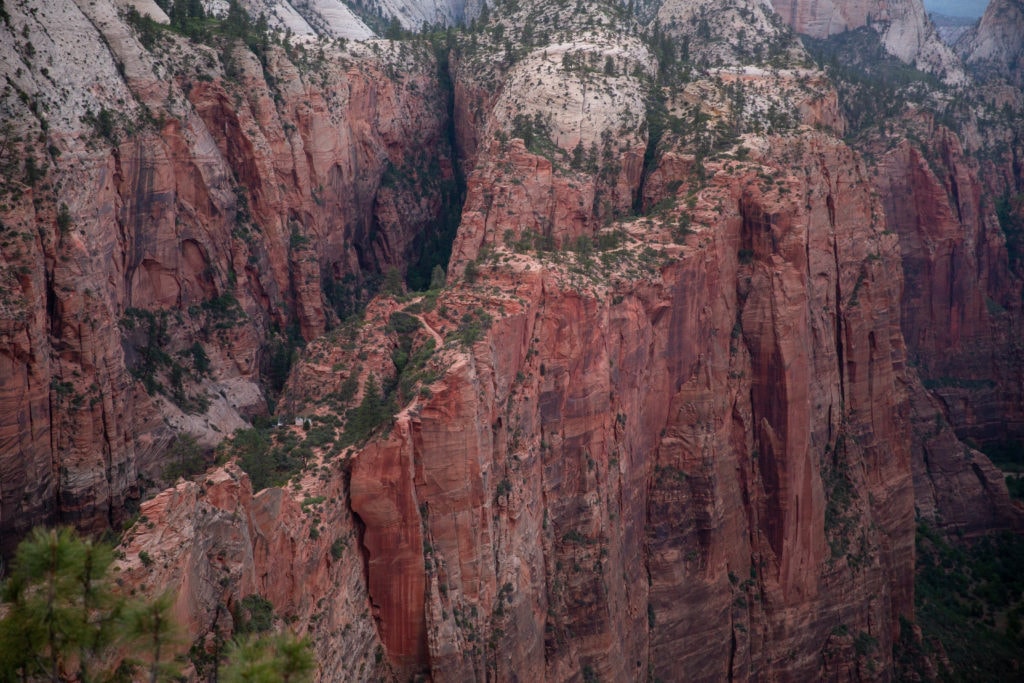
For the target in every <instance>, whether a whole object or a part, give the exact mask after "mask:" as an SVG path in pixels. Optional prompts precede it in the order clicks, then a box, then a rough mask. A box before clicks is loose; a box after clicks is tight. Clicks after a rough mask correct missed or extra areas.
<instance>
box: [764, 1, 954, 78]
mask: <svg viewBox="0 0 1024 683" xmlns="http://www.w3.org/2000/svg"><path fill="white" fill-rule="evenodd" d="M772 6H773V7H774V8H775V11H776V12H778V13H779V15H780V16H781V17H782V19H783V20H784V21H785V22H786V23H787V24H789V25H790V26H791V27H792V28H793V30H794V31H796V32H797V33H802V34H805V35H808V36H811V37H812V38H828V37H829V36H833V35H836V34H838V33H842V32H844V31H850V30H853V29H856V28H860V27H862V26H869V27H871V28H872V29H873V30H875V31H877V32H878V34H879V36H880V37H881V39H882V44H883V45H884V46H885V49H886V51H887V52H889V54H891V55H893V56H894V57H897V58H898V59H900V60H902V61H904V62H906V63H908V64H913V65H914V66H916V67H917V68H918V69H920V70H922V71H926V72H929V73H933V74H935V75H937V76H938V77H939V78H940V79H941V80H943V81H944V82H946V83H947V84H949V85H954V86H962V85H965V84H966V83H967V76H966V74H964V71H963V67H962V65H961V63H960V60H959V59H957V57H956V55H955V54H954V53H953V51H952V50H951V49H950V48H949V47H948V46H947V45H946V44H945V43H943V42H942V40H941V38H940V37H939V34H938V32H937V31H936V30H935V26H934V25H933V24H932V22H931V20H930V19H929V18H928V13H927V12H926V11H925V8H924V4H923V3H922V2H921V1H920V0H882V1H880V2H878V1H874V0H869V1H867V2H830V1H828V0H826V1H825V2H818V1H817V0H813V1H809V2H805V1H804V0H773V1H772Z"/></svg>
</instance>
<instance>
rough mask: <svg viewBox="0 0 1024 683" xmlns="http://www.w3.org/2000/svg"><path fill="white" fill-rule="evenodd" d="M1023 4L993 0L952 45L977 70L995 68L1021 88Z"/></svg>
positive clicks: (1023, 76)
mask: <svg viewBox="0 0 1024 683" xmlns="http://www.w3.org/2000/svg"><path fill="white" fill-rule="evenodd" d="M1021 36H1024V6H1022V5H1021V3H1020V2H1014V1H1013V0H993V2H990V3H989V5H988V7H987V8H986V9H985V14H984V15H982V17H981V21H980V22H979V24H978V26H977V27H975V28H974V29H973V30H971V31H969V32H968V33H967V34H965V35H964V36H963V37H962V38H961V39H960V40H959V41H958V42H957V45H956V49H957V51H958V52H959V53H960V54H961V56H963V59H964V61H965V62H966V63H967V64H968V65H970V66H972V67H975V68H976V69H977V70H978V71H979V72H981V73H984V72H986V71H990V70H991V71H995V72H997V73H999V74H1001V75H1003V76H1006V77H1007V78H1008V80H1009V81H1010V82H1011V83H1013V84H1015V85H1016V86H1017V87H1018V88H1024V38H1022V37H1021Z"/></svg>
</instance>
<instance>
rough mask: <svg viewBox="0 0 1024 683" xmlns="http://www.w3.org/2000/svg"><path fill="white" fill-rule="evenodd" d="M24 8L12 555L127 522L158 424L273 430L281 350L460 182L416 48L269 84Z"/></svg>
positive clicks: (9, 176) (10, 388)
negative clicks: (57, 532)
mask: <svg viewBox="0 0 1024 683" xmlns="http://www.w3.org/2000/svg"><path fill="white" fill-rule="evenodd" d="M28 9H29V8H26V7H21V6H15V7H11V8H10V10H9V13H10V18H9V20H8V21H6V22H5V23H4V24H3V25H2V26H0V31H3V33H4V39H3V40H2V41H0V49H2V50H3V51H4V64H5V65H8V64H9V65H12V67H11V69H10V70H9V71H8V72H7V74H6V76H7V79H8V81H7V85H6V88H5V90H4V101H3V102H4V104H3V106H4V109H5V111H6V112H7V114H5V120H7V121H9V122H10V123H9V124H6V127H5V129H4V140H3V143H4V146H5V147H4V155H5V157H4V163H5V164H6V167H7V169H8V171H7V173H6V175H5V180H4V188H3V189H4V195H5V201H4V204H3V207H2V216H0V221H2V224H3V226H4V240H3V243H2V244H3V246H2V276H0V277H2V282H3V287H4V302H3V306H4V307H3V311H4V315H3V320H2V323H0V324H2V330H3V337H2V342H0V343H2V351H0V370H2V371H0V396H2V397H3V405H4V406H5V407H4V409H3V410H0V453H2V454H3V455H2V457H3V467H2V469H3V472H4V476H3V480H2V488H0V528H2V530H3V532H2V538H3V541H2V545H3V547H4V548H5V549H10V547H12V545H13V543H14V542H16V538H17V535H18V533H20V532H23V531H24V530H25V529H27V528H29V527H31V525H33V524H35V523H38V522H39V521H43V520H50V521H56V520H63V521H66V522H74V523H76V524H78V525H80V526H82V527H84V528H90V529H95V530H99V529H102V528H104V527H106V526H107V525H108V524H110V523H111V522H112V521H116V519H117V518H118V517H119V516H121V515H122V514H123V509H124V504H125V498H126V496H133V495H136V493H135V486H136V482H137V480H138V475H139V473H144V474H145V475H147V476H149V477H154V476H159V475H160V474H161V473H162V470H163V464H162V463H161V462H160V455H161V453H162V451H163V447H164V445H165V444H166V443H167V440H168V439H169V438H170V436H171V435H172V434H173V432H172V431H171V430H169V429H168V428H167V426H165V425H166V424H167V423H170V424H171V425H172V427H174V428H176V429H186V430H189V431H193V432H194V433H195V434H196V435H198V436H200V437H201V438H203V439H205V440H206V441H207V442H208V443H214V442H215V440H217V439H219V438H222V437H223V434H224V433H226V432H227V431H230V430H231V429H233V428H234V427H235V426H241V425H242V424H244V423H243V422H242V421H241V419H240V418H239V417H238V415H239V413H241V414H242V415H249V414H252V413H258V412H263V411H265V410H266V408H265V402H264V400H263V397H262V395H261V394H262V392H261V391H260V390H259V389H258V388H257V387H256V384H255V383H256V382H258V381H259V380H260V377H261V369H262V370H264V376H265V375H266V371H267V370H268V368H270V366H272V365H274V363H275V362H276V363H277V366H276V367H278V368H279V367H280V364H281V361H282V360H283V362H285V363H286V362H287V352H285V351H282V350H281V349H282V348H286V346H287V336H288V335H291V337H292V338H293V339H301V338H306V339H310V338H313V337H315V336H317V335H319V334H321V333H323V331H324V330H325V327H326V326H327V325H329V324H331V322H332V321H333V320H336V318H337V315H338V314H345V313H346V310H347V309H346V307H347V306H349V305H351V302H353V301H355V300H357V299H358V297H359V292H360V290H361V288H362V287H363V286H364V284H365V282H366V277H367V276H368V275H372V274H374V273H379V272H381V271H383V270H384V269H386V268H387V267H389V266H398V267H403V268H404V267H405V264H406V263H408V262H409V261H410V257H409V254H410V253H411V252H412V250H413V248H414V247H415V246H416V245H418V244H419V243H421V242H422V240H423V239H424V237H425V236H424V234H423V233H424V229H425V228H426V227H427V226H429V225H431V224H432V222H433V221H434V220H435V219H436V217H437V216H438V215H439V213H440V211H441V205H442V195H443V192H444V191H445V190H444V183H445V182H446V178H450V177H451V163H450V154H449V145H448V142H447V137H446V133H445V127H446V113H445V111H444V109H443V108H439V107H437V106H436V104H437V102H439V101H440V102H443V101H444V97H443V96H442V95H439V91H438V83H437V80H436V64H435V62H434V60H433V57H432V56H431V54H430V53H429V51H428V50H426V49H424V48H422V47H421V48H413V49H410V47H409V46H406V45H402V46H396V45H392V44H390V43H388V42H386V41H384V42H371V43H364V44H358V45H353V46H352V48H351V50H350V51H347V52H339V51H338V50H336V49H329V47H328V45H327V44H321V45H319V46H316V45H313V46H309V47H300V48H290V47H289V48H287V49H285V48H282V47H280V46H277V45H271V44H264V45H263V47H262V48H261V49H262V52H261V54H262V59H263V62H261V61H260V60H259V59H257V57H256V56H255V55H254V54H253V53H252V52H251V51H249V50H245V49H242V48H240V47H239V46H238V45H232V44H231V43H230V42H227V43H225V44H224V45H223V46H222V49H221V51H220V52H219V53H218V52H217V51H216V50H213V49H211V48H208V47H205V46H203V45H197V44H195V43H190V42H189V41H187V40H186V39H184V38H183V37H181V36H178V35H177V34H175V33H172V32H168V31H162V30H158V32H157V33H156V34H155V35H154V34H152V29H150V32H149V33H147V32H145V31H142V32H139V33H136V31H135V30H133V29H132V27H130V26H129V25H127V24H125V23H124V22H123V20H122V19H121V18H120V17H119V16H118V15H117V14H116V13H115V11H114V7H113V6H112V5H110V4H109V3H86V2H81V3H78V4H76V3H74V2H71V1H70V0H66V1H63V2H60V3H48V4H47V5H46V6H45V7H42V8H39V7H34V8H31V11H28ZM139 40H143V41H144V42H145V43H146V44H145V45H143V44H140V42H139ZM76 45H83V46H85V47H75V46H76ZM14 65H16V68H15V66H14ZM5 69H6V67H5ZM8 115H9V118H8ZM275 359H277V360H276V361H275ZM285 369H286V368H285ZM278 371H280V370H279V369H278ZM232 415H234V417H231V416H232Z"/></svg>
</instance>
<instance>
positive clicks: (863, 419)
mask: <svg viewBox="0 0 1024 683" xmlns="http://www.w3.org/2000/svg"><path fill="white" fill-rule="evenodd" d="M760 145H762V146H761V147H760V148H759V149H758V150H757V151H756V152H755V153H754V154H753V159H754V161H753V162H752V163H748V164H744V165H743V167H742V168H740V169H737V168H731V169H730V170H729V171H726V170H725V165H724V164H718V163H716V164H714V165H709V167H708V172H709V174H710V176H711V178H712V179H711V181H710V182H709V184H708V186H707V187H705V188H704V189H702V190H700V191H699V192H698V194H697V197H698V198H697V202H696V206H695V208H694V211H693V216H694V223H693V225H694V230H695V234H693V235H691V236H690V237H689V238H688V239H687V241H686V244H685V245H682V246H679V245H675V244H672V243H670V242H667V238H668V234H669V229H668V226H669V225H671V224H672V223H673V222H674V221H675V220H676V219H677V217H678V215H677V214H676V213H675V212H673V215H672V216H671V220H670V219H669V217H666V218H664V219H658V220H657V221H656V222H655V226H656V227H653V228H652V227H646V228H645V227H644V225H643V224H642V223H640V224H627V228H626V229H627V231H629V232H630V233H631V235H632V236H633V238H635V239H636V240H637V242H636V247H635V248H636V256H635V258H636V259H637V261H636V264H635V267H637V268H645V269H646V270H647V273H648V275H646V276H644V277H639V278H637V277H635V276H633V277H630V274H629V271H630V267H627V266H623V268H622V270H616V269H612V270H611V271H610V272H607V273H605V274H603V275H602V274H600V273H599V272H594V270H592V271H591V272H590V273H584V274H576V275H575V276H574V275H573V273H574V270H575V269H574V268H572V267H568V268H565V267H560V266H558V265H556V264H553V263H552V262H550V261H547V260H543V259H542V260H540V261H537V260H535V259H533V258H526V257H523V256H511V255H510V256H509V258H508V259H506V258H505V257H504V256H501V255H499V256H498V257H497V258H496V259H495V260H494V261H493V263H492V264H491V265H488V263H491V262H488V261H487V260H485V261H484V262H483V264H482V265H480V266H479V267H480V275H479V278H480V280H481V281H482V282H484V283H486V285H480V286H478V287H473V286H463V287H460V288H459V289H458V292H459V294H458V295H456V294H452V295H451V296H450V297H449V296H444V297H443V298H442V299H440V300H439V308H440V307H441V305H443V306H444V307H446V308H448V309H455V308H456V307H457V310H459V311H462V310H473V309H474V308H475V307H482V308H483V309H485V310H487V311H491V312H496V311H498V310H501V311H503V314H502V315H501V317H500V318H498V316H497V314H496V315H495V321H494V324H493V325H492V327H491V328H490V331H489V333H488V334H487V335H486V336H485V338H484V339H483V340H482V341H480V342H478V343H476V344H474V345H473V347H472V348H471V350H470V351H468V352H462V351H460V352H457V353H454V355H452V356H451V358H450V360H449V361H448V363H447V366H448V370H447V372H446V374H445V376H444V378H443V379H442V380H441V381H440V382H439V383H436V384H434V385H433V386H432V387H431V389H432V395H431V396H430V397H429V398H426V399H420V400H418V402H417V404H416V405H415V406H414V407H411V408H410V409H409V411H408V412H407V413H403V417H401V418H400V419H399V420H398V422H397V423H396V425H395V427H394V428H393V430H392V432H391V436H390V437H389V438H388V439H386V440H384V441H383V442H381V443H379V444H376V445H373V446H371V447H368V448H367V449H364V450H363V451H362V452H360V454H359V455H358V456H357V457H356V460H355V464H354V467H353V473H352V483H351V496H352V507H353V510H354V512H355V513H356V514H357V515H358V516H359V518H360V519H361V520H362V522H363V523H364V524H365V525H366V532H365V536H364V538H365V541H364V542H365V547H366V548H367V551H368V555H369V563H368V573H369V574H368V575H369V585H370V594H371V599H372V600H373V601H374V603H375V604H378V605H379V606H380V614H381V618H382V621H383V622H384V623H388V622H389V621H390V622H391V623H392V624H394V625H395V626H393V627H383V628H382V637H383V640H384V644H385V646H386V647H387V651H388V653H389V655H391V656H393V657H394V659H395V661H396V664H397V665H399V666H400V667H402V668H403V669H404V670H405V671H407V672H409V673H410V674H412V673H415V672H418V671H428V670H429V671H430V672H431V673H432V675H433V676H434V677H435V678H436V679H438V680H470V679H482V678H484V677H485V676H491V677H497V678H499V679H504V678H510V677H512V676H513V675H516V676H522V677H524V678H527V677H536V678H540V679H544V680H569V679H571V678H573V677H574V676H578V675H580V674H581V672H582V674H583V675H589V674H588V672H589V673H590V674H594V675H598V676H600V677H601V678H602V679H604V678H607V679H609V680H624V679H630V678H636V677H643V676H645V675H647V674H646V672H647V671H651V672H652V673H653V675H655V676H657V677H659V678H663V679H665V680H675V679H677V678H678V677H679V676H680V675H681V672H686V676H687V677H688V678H689V677H693V678H697V679H707V680H711V679H720V678H725V677H728V676H733V677H735V678H737V679H742V680H747V679H748V678H750V677H757V676H759V675H764V674H766V673H767V672H772V673H773V675H779V676H782V677H789V678H792V679H794V680H797V679H808V678H818V677H822V676H824V677H828V676H837V675H840V674H841V673H842V672H844V671H848V667H854V668H856V670H857V671H858V675H861V676H863V677H865V678H871V677H872V675H871V674H870V673H869V671H873V670H875V669H874V667H878V668H877V675H879V676H884V673H883V672H884V671H885V670H886V668H887V665H888V654H887V653H888V652H889V651H890V648H891V643H892V638H893V636H894V633H895V628H896V623H897V617H898V616H899V615H900V614H909V613H910V611H911V610H912V607H911V604H912V602H911V595H912V589H911V580H912V573H913V550H912V543H913V526H914V509H913V504H914V493H913V484H912V472H911V464H910V445H909V442H908V440H906V439H904V438H901V435H902V434H904V433H905V432H906V430H907V427H908V425H907V424H906V423H904V422H903V421H902V419H901V417H900V415H899V410H897V408H898V407H899V406H900V405H902V404H903V402H904V401H905V400H906V389H905V387H904V385H903V383H902V381H901V380H900V377H901V373H902V372H903V360H904V350H903V345H902V338H901V335H900V330H899V326H898V302H899V294H900V276H899V257H898V250H897V248H896V244H897V241H896V238H895V236H894V235H883V234H882V233H883V230H884V225H883V224H882V223H881V221H880V219H881V215H882V214H881V207H880V206H878V205H877V204H876V203H875V202H874V200H873V199H872V197H871V189H870V186H869V184H868V183H867V182H866V177H865V176H864V171H863V167H862V166H860V164H859V162H858V161H857V159H856V157H855V156H854V155H853V154H852V153H851V152H850V151H849V150H847V149H845V148H844V147H843V146H842V145H841V143H837V142H835V141H834V140H831V139H829V138H827V137H825V136H820V135H819V136H815V135H806V136H803V137H802V138H801V141H800V142H799V143H796V142H795V141H794V140H784V139H773V140H763V141H762V142H761V143H760ZM780 158H787V159H788V161H789V162H790V163H791V164H792V165H787V166H786V167H784V168H783V167H780V166H775V165H774V164H773V162H772V160H774V159H780ZM478 168H486V167H481V166H478ZM793 169H798V170H797V171H796V172H794V171H793ZM766 177H770V178H772V182H771V183H768V181H767V180H765V178H766ZM681 192H682V190H681ZM808 205H810V207H811V208H810V209H808V208H806V207H807V206H808ZM522 208H523V209H525V208H526V207H525V206H524V207H522ZM843 217H847V218H843ZM847 219H848V220H849V222H846V221H847ZM873 219H874V220H873ZM634 231H636V232H635V233H634ZM643 243H646V244H647V245H651V246H653V247H654V249H656V250H657V255H656V256H650V255H647V257H646V258H648V259H652V261H650V262H649V263H647V264H646V265H645V264H643V261H642V260H641V256H640V255H642V254H644V250H643V246H642V244H643ZM651 246H648V247H647V248H648V249H650V248H651ZM497 249H498V253H499V254H501V253H504V252H503V250H502V249H501V248H500V247H497ZM620 258H622V259H627V260H628V259H631V258H633V257H629V256H627V255H625V254H622V255H620ZM592 268H593V269H596V270H597V271H600V270H601V267H600V266H598V265H593V266H592ZM496 291H499V292H500V294H496V293H494V292H496ZM466 297H472V298H471V299H470V300H468V301H467V300H466ZM456 317H457V316H456ZM424 318H425V320H426V321H427V322H428V324H429V325H431V327H434V328H437V329H442V330H443V329H444V328H445V326H446V324H447V323H446V321H445V319H444V318H443V317H441V316H439V315H437V314H436V313H433V314H428V315H425V316H424ZM808 340H812V341H811V342H810V343H807V342H808ZM449 353H452V352H451V351H449ZM780 391H781V392H782V394H780ZM783 395H784V400H782V399H780V396H783ZM421 549H422V553H423V554H422V557H421V556H420V551H421ZM424 566H427V567H428V568H427V569H426V570H424ZM421 595H423V596H425V598H424V599H423V600H420V599H419V596H421ZM844 596H845V597H844ZM852 596H856V598H853V597H852ZM392 629H397V630H392ZM860 633H864V634H867V635H866V636H864V637H869V638H872V639H877V643H878V647H877V650H874V651H872V653H871V654H867V655H864V656H863V657H861V658H860V659H858V657H857V656H856V655H854V654H853V649H852V648H853V645H852V643H853V639H854V637H856V636H857V635H858V634H860ZM822 652H825V653H827V655H826V657H825V659H824V661H823V660H822ZM725 653H728V656H724V654H725ZM869 660H874V663H870V661H869Z"/></svg>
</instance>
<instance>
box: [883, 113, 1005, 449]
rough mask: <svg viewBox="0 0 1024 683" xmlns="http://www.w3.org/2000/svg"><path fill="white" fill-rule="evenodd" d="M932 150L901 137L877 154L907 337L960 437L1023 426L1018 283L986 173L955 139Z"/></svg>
mask: <svg viewBox="0 0 1024 683" xmlns="http://www.w3.org/2000/svg"><path fill="white" fill-rule="evenodd" d="M926 153H927V155H928V156H925V154H922V152H921V151H920V150H919V149H918V148H916V147H914V146H913V145H911V144H910V143H908V142H904V143H902V144H900V145H898V146H896V147H895V148H894V149H892V150H891V151H889V152H887V153H886V154H885V155H884V156H882V157H881V159H880V161H879V165H878V170H879V176H878V179H877V181H876V182H877V183H878V186H879V190H880V194H881V196H882V197H884V198H885V199H884V201H885V216H886V224H887V226H888V227H889V229H890V230H892V231H893V232H895V233H897V234H898V235H899V237H900V248H901V252H902V260H903V270H904V273H905V274H906V276H905V277H906V281H907V286H906V289H905V291H904V294H903V297H902V301H901V319H902V327H903V334H904V337H905V338H906V340H907V345H908V347H909V349H910V352H911V354H912V358H913V359H914V362H915V364H916V366H917V368H918V372H919V374H920V376H921V378H922V379H923V380H924V382H925V385H926V386H927V387H928V388H929V389H930V390H931V391H932V392H934V393H935V394H936V395H937V396H938V397H939V398H940V399H941V400H942V404H943V412H944V413H945V415H946V417H947V418H948V419H949V421H950V422H951V423H952V424H953V426H954V427H955V428H956V429H957V431H958V433H959V434H961V435H966V436H970V437H973V438H975V439H978V440H979V441H985V440H997V439H1003V438H1006V437H1007V436H1008V435H1012V434H1016V433H1018V432H1020V431H1021V430H1022V429H1024V415H1022V414H1021V410H1022V406H1024V396H1022V395H1021V388H1020V383H1019V382H1017V381H1016V379H1014V378H1016V377H1019V376H1020V373H1021V356H1020V352H1019V350H1017V349H1016V342H1015V340H1016V339H1018V338H1019V327H1020V315H1019V311H1020V306H1021V304H1020V291H1021V290H1020V286H1019V284H1017V283H1016V278H1015V277H1014V276H1013V275H1012V274H1011V273H1010V272H1009V271H1008V270H1007V265H1006V264H1007V257H1006V250H1005V241H1004V237H1003V235H1002V232H1001V230H1000V227H999V224H998V221H997V220H996V217H995V215H993V211H992V203H991V201H990V200H988V199H987V198H985V197H984V195H985V194H987V191H986V190H985V189H984V187H983V185H982V181H981V180H980V177H981V173H980V171H979V169H978V168H977V166H976V165H974V164H972V163H971V162H969V161H968V160H967V159H966V158H965V155H964V152H963V149H962V148H961V145H960V141H959V140H958V139H957V137H956V136H955V135H954V134H952V133H950V132H949V131H947V130H945V129H941V128H940V129H939V130H937V131H936V136H935V142H934V146H932V148H931V149H929V150H928V151H927V152H926Z"/></svg>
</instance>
